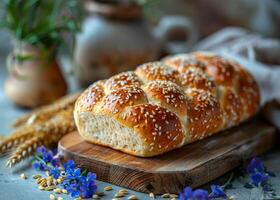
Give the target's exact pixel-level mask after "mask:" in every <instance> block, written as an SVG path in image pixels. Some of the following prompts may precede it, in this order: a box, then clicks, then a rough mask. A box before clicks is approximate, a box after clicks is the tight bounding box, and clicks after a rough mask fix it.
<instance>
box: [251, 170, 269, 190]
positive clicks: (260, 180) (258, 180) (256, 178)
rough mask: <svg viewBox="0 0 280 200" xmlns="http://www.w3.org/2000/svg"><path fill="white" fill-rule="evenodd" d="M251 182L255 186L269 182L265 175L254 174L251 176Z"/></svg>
mask: <svg viewBox="0 0 280 200" xmlns="http://www.w3.org/2000/svg"><path fill="white" fill-rule="evenodd" d="M250 178H251V181H252V183H253V184H254V185H255V186H257V187H258V186H260V185H262V184H264V183H265V182H266V181H267V180H268V176H267V175H266V174H265V173H254V174H251V175H250Z"/></svg>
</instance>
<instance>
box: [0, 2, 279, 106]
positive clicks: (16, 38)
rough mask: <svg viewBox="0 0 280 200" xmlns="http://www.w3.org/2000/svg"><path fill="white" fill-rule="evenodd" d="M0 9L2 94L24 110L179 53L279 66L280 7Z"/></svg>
mask: <svg viewBox="0 0 280 200" xmlns="http://www.w3.org/2000/svg"><path fill="white" fill-rule="evenodd" d="M0 4H1V12H0V13H1V29H0V59H1V62H0V63H1V64H0V70H1V75H0V80H1V91H5V93H6V96H7V97H8V99H10V100H11V101H12V102H14V103H15V104H16V105H19V106H23V107H31V108H33V107H36V106H39V105H42V104H46V103H49V102H51V101H53V100H55V99H57V98H59V97H61V96H63V95H65V94H66V93H67V92H69V91H75V90H79V88H81V87H86V86H88V85H89V84H91V83H93V82H94V81H96V80H100V79H105V78H108V77H110V76H112V75H114V74H116V73H119V72H122V71H127V70H133V69H134V68H135V67H136V66H137V65H139V64H142V63H144V62H148V61H152V60H159V59H160V58H161V57H163V56H165V55H168V54H174V53H185V52H190V51H196V50H211V51H217V52H218V51H227V52H228V51H229V52H233V53H234V54H238V55H240V56H244V57H245V58H247V59H255V60H257V61H258V62H262V63H264V64H266V65H267V66H268V67H271V66H272V67H277V66H279V65H280V64H279V63H280V59H279V57H280V56H279V55H280V44H279V37H280V1H279V0H266V1H263V0H227V1H221V0H196V1H191V0H172V1H171V0H91V1H89V0H87V1H86V0H79V1H75V0H69V1H62V0H57V1H44V0H26V1H17V0H4V1H1V3H0ZM42 66H43V67H42ZM1 95H3V92H2V93H1ZM2 97H3V98H4V96H2ZM5 98H6V97H5Z"/></svg>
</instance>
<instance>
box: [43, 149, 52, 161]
mask: <svg viewBox="0 0 280 200" xmlns="http://www.w3.org/2000/svg"><path fill="white" fill-rule="evenodd" d="M42 159H43V160H44V161H45V162H46V163H49V162H51V161H52V160H53V153H52V152H51V151H47V152H45V153H42Z"/></svg>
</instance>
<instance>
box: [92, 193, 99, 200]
mask: <svg viewBox="0 0 280 200" xmlns="http://www.w3.org/2000/svg"><path fill="white" fill-rule="evenodd" d="M92 198H93V199H100V197H99V196H98V195H97V194H94V195H92Z"/></svg>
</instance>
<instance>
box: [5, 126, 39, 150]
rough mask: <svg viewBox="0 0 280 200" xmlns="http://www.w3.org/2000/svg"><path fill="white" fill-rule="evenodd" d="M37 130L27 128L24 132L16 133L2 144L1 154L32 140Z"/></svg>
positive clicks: (18, 131)
mask: <svg viewBox="0 0 280 200" xmlns="http://www.w3.org/2000/svg"><path fill="white" fill-rule="evenodd" d="M34 133H35V130H34V128H32V127H26V128H23V129H22V130H17V131H15V132H14V133H13V134H12V135H11V136H9V137H7V138H5V139H4V140H3V141H1V143H0V154H3V153H5V152H6V151H8V150H10V149H12V148H14V147H16V146H18V145H19V144H20V143H22V142H24V141H26V140H28V139H29V138H32V137H33V136H34Z"/></svg>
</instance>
